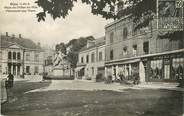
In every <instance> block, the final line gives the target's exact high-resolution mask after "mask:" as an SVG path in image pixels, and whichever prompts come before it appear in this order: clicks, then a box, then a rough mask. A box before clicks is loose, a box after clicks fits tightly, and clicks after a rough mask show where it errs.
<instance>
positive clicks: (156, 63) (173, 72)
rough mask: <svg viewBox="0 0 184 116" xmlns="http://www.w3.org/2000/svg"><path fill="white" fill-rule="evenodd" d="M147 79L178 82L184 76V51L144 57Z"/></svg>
mask: <svg viewBox="0 0 184 116" xmlns="http://www.w3.org/2000/svg"><path fill="white" fill-rule="evenodd" d="M142 60H144V61H143V62H144V66H145V72H146V73H145V78H146V81H148V82H152V81H156V82H157V81H166V82H176V81H177V80H178V78H179V77H183V76H184V56H183V52H182V53H177V54H166V55H160V56H151V57H147V58H143V59H142Z"/></svg>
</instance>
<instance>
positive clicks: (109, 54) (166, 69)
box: [105, 10, 184, 82]
mask: <svg viewBox="0 0 184 116" xmlns="http://www.w3.org/2000/svg"><path fill="white" fill-rule="evenodd" d="M119 11H120V10H119ZM158 21H159V20H157V18H156V16H155V19H154V20H152V21H151V22H150V23H149V25H148V26H147V27H144V28H141V29H138V30H136V31H135V30H134V29H135V28H134V27H135V23H134V22H133V18H132V16H131V15H129V16H126V17H121V18H120V19H118V20H115V21H114V22H112V23H110V24H108V25H106V27H105V33H106V47H105V49H106V51H105V54H106V60H105V76H106V77H107V76H112V77H113V79H117V78H120V75H124V76H125V78H126V79H130V80H131V79H132V78H133V75H134V74H135V73H136V72H137V73H138V74H139V76H140V81H141V82H145V81H146V82H148V81H166V80H169V81H172V80H173V81H176V80H177V78H178V76H184V41H183V38H184V37H183V36H182V35H179V36H178V37H172V38H171V39H169V38H160V33H162V32H163V31H160V30H159V28H158V26H157V25H158V24H159V22H158ZM163 33H165V32H163ZM180 34H182V33H180Z"/></svg>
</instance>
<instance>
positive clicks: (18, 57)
mask: <svg viewBox="0 0 184 116" xmlns="http://www.w3.org/2000/svg"><path fill="white" fill-rule="evenodd" d="M17 59H18V60H20V59H21V56H20V52H18V53H17Z"/></svg>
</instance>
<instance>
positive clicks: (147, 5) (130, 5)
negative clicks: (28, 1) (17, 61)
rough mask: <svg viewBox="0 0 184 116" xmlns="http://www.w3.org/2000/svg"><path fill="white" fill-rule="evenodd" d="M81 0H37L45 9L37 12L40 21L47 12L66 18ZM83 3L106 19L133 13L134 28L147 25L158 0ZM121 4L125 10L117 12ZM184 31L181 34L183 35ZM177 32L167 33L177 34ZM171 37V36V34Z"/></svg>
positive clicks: (107, 0)
mask: <svg viewBox="0 0 184 116" xmlns="http://www.w3.org/2000/svg"><path fill="white" fill-rule="evenodd" d="M78 1H79V0H37V1H36V3H37V5H38V6H40V7H42V8H43V11H42V12H40V13H38V14H37V17H38V21H45V17H46V15H47V14H50V15H51V17H52V18H53V19H54V20H55V19H56V18H61V17H62V18H65V17H66V16H67V15H68V14H69V11H72V8H73V7H74V3H75V2H78ZM81 2H82V3H84V4H87V5H89V6H90V7H91V12H92V13H93V14H94V15H101V16H102V17H103V18H106V19H118V18H120V17H122V16H127V15H132V18H133V21H134V23H136V26H135V27H134V30H137V29H140V28H142V27H146V26H148V25H149V23H150V21H152V20H153V18H154V16H155V15H156V3H157V0H81ZM117 6H118V7H119V6H121V7H122V9H123V10H121V11H120V12H119V13H117V12H116V7H117ZM182 33H183V32H182V31H179V34H181V35H182ZM175 34H176V33H167V35H171V36H175ZM169 37H170V36H169Z"/></svg>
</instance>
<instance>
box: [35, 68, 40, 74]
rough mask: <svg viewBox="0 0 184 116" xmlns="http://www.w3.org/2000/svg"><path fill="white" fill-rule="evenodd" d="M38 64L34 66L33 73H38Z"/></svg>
mask: <svg viewBox="0 0 184 116" xmlns="http://www.w3.org/2000/svg"><path fill="white" fill-rule="evenodd" d="M38 70H39V69H38V66H35V70H34V74H38Z"/></svg>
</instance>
